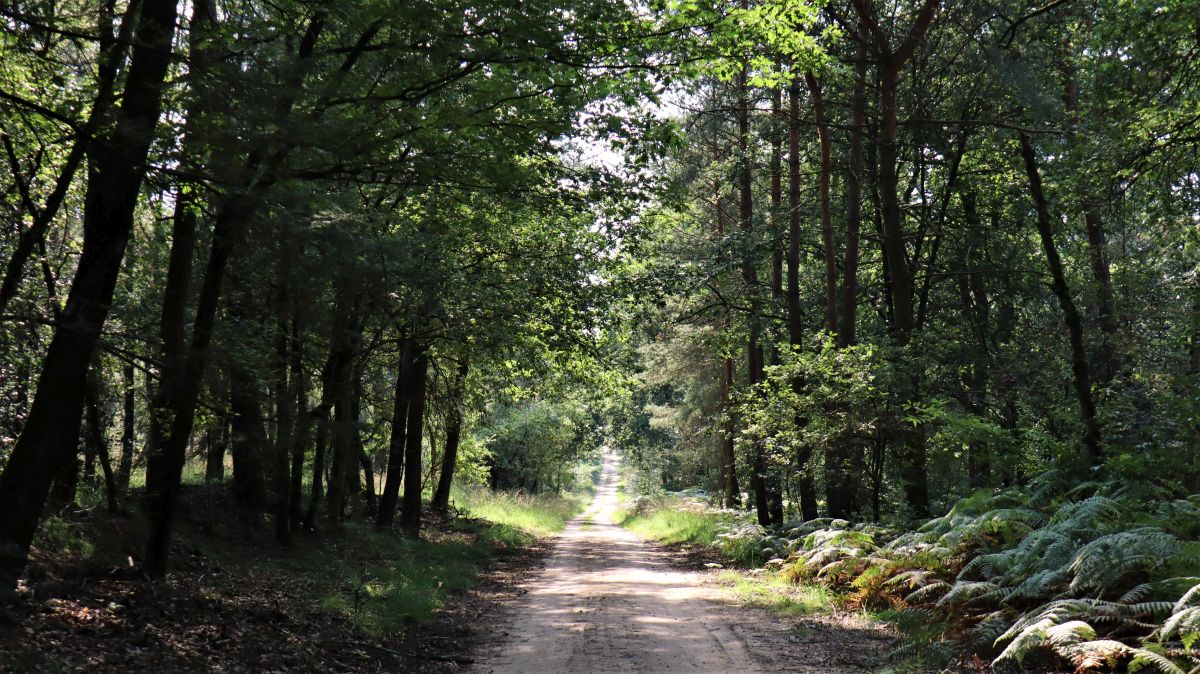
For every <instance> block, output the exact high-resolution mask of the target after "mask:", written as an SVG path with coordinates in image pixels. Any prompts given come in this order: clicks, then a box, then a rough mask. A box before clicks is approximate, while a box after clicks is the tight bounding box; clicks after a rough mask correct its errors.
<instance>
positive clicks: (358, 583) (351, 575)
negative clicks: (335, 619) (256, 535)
mask: <svg viewBox="0 0 1200 674" xmlns="http://www.w3.org/2000/svg"><path fill="white" fill-rule="evenodd" d="M476 526H477V527H478V529H479V530H480V531H486V530H487V529H488V528H489V527H488V525H486V524H481V525H476ZM494 551H495V548H494V547H493V546H492V544H491V542H490V539H488V538H487V537H485V536H478V537H472V536H469V535H462V536H444V537H439V538H432V537H431V538H429V539H422V540H411V539H407V538H403V537H401V536H397V535H395V534H392V533H377V532H375V531H372V530H371V529H370V528H369V527H368V526H365V525H359V524H353V525H347V526H346V527H345V529H344V530H343V531H342V532H341V534H340V535H339V537H338V540H337V541H336V542H333V543H331V544H328V545H326V546H324V547H322V548H319V549H310V550H309V551H307V553H306V554H303V555H302V556H301V557H300V558H299V559H297V560H295V561H296V562H298V563H299V566H300V568H301V571H304V572H307V573H310V574H312V575H313V576H314V578H313V580H314V581H315V585H316V587H317V596H318V597H319V599H318V601H317V603H318V604H319V606H320V607H321V608H322V609H323V610H325V611H328V612H331V613H335V614H339V615H342V616H344V617H346V618H348V619H349V620H350V621H352V622H353V623H354V624H355V626H356V627H358V628H359V629H360V630H361V631H362V632H363V633H365V634H368V635H371V636H376V637H377V636H381V635H385V634H392V633H396V632H401V631H403V630H404V629H405V628H407V627H410V626H412V625H414V624H417V623H420V622H423V621H425V620H428V619H430V618H431V617H432V616H433V614H434V612H435V611H436V610H437V609H438V608H440V607H441V606H442V604H443V603H444V602H445V599H446V597H448V596H450V595H452V594H454V593H456V592H461V591H462V590H465V589H467V588H469V587H471V586H472V585H474V584H475V582H476V579H477V577H478V575H479V573H480V572H481V571H482V569H483V566H484V565H485V564H486V562H487V560H488V559H489V558H490V557H491V556H492V555H493V554H494Z"/></svg>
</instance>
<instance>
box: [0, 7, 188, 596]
mask: <svg viewBox="0 0 1200 674" xmlns="http://www.w3.org/2000/svg"><path fill="white" fill-rule="evenodd" d="M175 13H176V3H175V2H174V0H145V2H144V3H143V5H142V8H141V12H140V13H139V15H138V21H137V31H136V35H135V40H134V42H135V44H134V48H133V57H132V59H131V62H130V66H129V69H128V71H127V72H128V74H127V75H126V80H125V92H124V96H123V99H122V100H123V104H122V105H121V107H120V109H119V110H118V112H117V115H116V123H115V125H114V126H113V129H112V131H111V132H110V135H109V136H108V137H107V138H104V139H102V140H101V139H97V140H96V141H95V142H93V143H92V144H91V145H90V147H89V151H90V152H91V153H92V154H93V157H94V159H95V162H96V164H97V168H98V171H97V172H96V173H95V175H94V176H92V179H91V180H89V181H88V187H87V191H86V193H85V196H84V226H83V230H84V234H83V249H82V252H81V254H80V256H79V262H78V266H77V268H76V272H75V278H74V280H73V281H72V283H71V289H70V292H69V293H68V296H67V303H66V306H65V307H64V309H63V311H62V313H61V314H60V316H59V320H58V323H57V326H56V328H55V330H54V337H53V338H52V339H51V342H50V348H49V350H48V351H47V353H46V358H45V360H44V361H43V363H42V371H41V374H40V376H39V378H38V387H37V393H36V394H35V396H34V401H33V405H32V406H31V408H30V410H29V416H28V417H27V419H26V422H25V427H24V429H23V430H22V432H21V436H20V437H19V438H18V439H17V442H16V445H15V446H14V447H13V451H12V454H11V455H10V456H9V460H8V463H7V464H6V465H5V468H4V473H3V475H2V476H0V513H4V516H3V518H0V586H3V587H11V586H13V585H14V584H15V583H16V581H17V579H18V577H19V576H20V575H21V572H22V571H23V570H24V568H25V560H26V557H27V554H28V550H29V544H30V542H31V541H32V540H33V535H34V532H35V530H36V529H37V523H38V520H39V519H40V518H41V512H42V507H43V506H44V504H45V502H46V495H47V493H48V492H49V490H50V483H51V481H52V479H53V476H54V474H55V472H57V471H58V470H59V469H60V468H61V466H62V465H63V464H66V463H68V462H69V461H70V459H71V456H72V454H73V453H74V452H75V448H76V443H77V441H78V438H79V427H80V422H81V417H82V414H83V403H84V389H85V385H86V382H85V379H86V377H87V370H88V367H89V366H90V364H91V362H92V357H93V354H94V352H95V349H96V342H97V340H98V338H99V335H100V330H101V328H102V327H103V326H104V322H105V320H106V319H107V318H108V310H109V307H110V306H111V305H112V298H113V291H114V289H115V287H116V281H117V274H118V272H119V271H120V268H121V261H122V259H123V258H124V256H125V246H126V244H127V243H128V241H129V234H130V231H131V229H132V227H133V212H134V209H135V207H136V205H137V200H138V195H139V193H140V189H141V184H142V180H143V178H144V177H145V174H146V156H147V154H148V153H149V149H150V143H151V141H152V140H153V138H154V130H155V126H156V124H157V122H158V116H159V109H160V103H161V99H162V91H163V80H164V78H165V76H166V72H167V66H168V64H169V62H170V59H171V40H172V36H173V35H174V32H175Z"/></svg>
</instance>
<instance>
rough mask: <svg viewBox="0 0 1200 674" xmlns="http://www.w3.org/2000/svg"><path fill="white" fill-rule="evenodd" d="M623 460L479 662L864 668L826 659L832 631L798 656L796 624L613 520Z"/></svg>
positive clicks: (529, 668)
mask: <svg viewBox="0 0 1200 674" xmlns="http://www.w3.org/2000/svg"><path fill="white" fill-rule="evenodd" d="M618 464H619V459H618V457H617V455H615V454H608V455H607V456H606V457H605V459H604V468H603V472H602V474H601V478H600V485H599V487H598V489H597V492H596V498H595V500H594V501H593V502H592V506H591V508H590V509H589V510H588V511H587V512H586V513H584V514H583V515H581V516H580V517H578V518H576V519H575V520H574V521H572V522H570V523H569V524H568V525H567V527H566V529H565V530H564V531H563V533H562V534H561V535H560V539H559V541H558V544H557V547H556V549H555V552H554V555H553V556H552V558H551V560H550V562H549V564H548V565H547V566H546V568H545V569H544V570H542V571H541V572H540V573H539V574H538V575H537V577H535V578H534V580H533V581H532V582H531V583H530V585H529V592H528V594H527V595H526V596H525V598H524V602H523V603H522V604H521V605H519V606H518V607H517V608H516V611H515V615H514V616H513V619H512V624H511V625H510V626H509V627H508V636H507V638H506V639H505V640H503V641H502V642H501V643H500V644H499V645H498V646H497V647H496V648H495V649H493V652H492V653H491V654H489V655H487V656H485V657H484V658H483V659H482V660H481V661H480V662H479V664H478V665H477V667H476V671H479V672H494V673H507V672H758V671H805V672H836V673H839V674H840V673H843V672H855V671H865V669H862V668H855V667H852V668H847V667H845V666H832V667H831V666H829V663H830V657H831V656H830V653H829V652H828V651H829V650H830V649H829V648H826V647H824V646H830V645H831V644H827V643H824V642H823V641H822V639H824V637H827V636H828V635H824V636H820V635H818V638H817V639H816V641H813V643H812V646H813V648H814V652H812V653H811V655H812V656H814V657H812V658H805V659H804V660H803V663H804V664H800V662H798V661H797V660H795V659H794V658H795V656H796V655H797V654H796V652H795V650H794V649H795V648H797V646H802V645H803V644H802V643H799V642H802V641H808V640H809V639H808V638H807V637H804V636H802V633H801V632H798V631H797V630H796V629H794V626H793V625H785V624H784V623H785V621H780V620H777V619H776V620H771V619H768V618H766V617H765V616H764V615H762V614H760V613H758V612H755V611H749V612H747V611H745V610H742V609H735V607H733V606H730V605H729V603H728V598H727V597H726V596H724V594H723V593H722V592H721V591H720V590H719V589H718V588H716V587H715V586H714V585H713V584H712V583H707V582H705V580H704V575H703V574H700V573H693V572H687V571H681V570H679V569H676V568H673V567H672V564H671V558H670V557H669V555H668V554H667V553H665V552H663V551H661V550H659V549H656V548H655V547H654V546H652V545H650V544H647V543H645V542H644V541H642V540H640V539H639V538H637V537H636V536H635V535H633V534H632V533H630V532H629V531H627V530H625V529H622V528H621V527H619V526H616V525H615V524H613V522H612V514H613V511H614V510H615V508H616V485H617V467H618ZM832 629H835V630H836V629H837V628H832ZM811 632H812V631H811V629H809V628H808V626H805V629H804V630H803V633H805V634H809V635H810V636H811ZM838 640H841V639H840V638H839V639H838ZM825 641H828V639H825ZM832 645H833V646H834V648H835V649H836V648H839V647H838V646H837V645H836V644H832ZM874 645H875V644H872V646H874Z"/></svg>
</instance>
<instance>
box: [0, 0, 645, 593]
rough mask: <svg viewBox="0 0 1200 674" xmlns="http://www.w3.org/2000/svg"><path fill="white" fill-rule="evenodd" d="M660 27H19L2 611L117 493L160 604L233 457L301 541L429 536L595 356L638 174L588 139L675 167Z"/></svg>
mask: <svg viewBox="0 0 1200 674" xmlns="http://www.w3.org/2000/svg"><path fill="white" fill-rule="evenodd" d="M639 25H640V24H639V20H638V18H637V17H636V16H635V15H634V14H633V13H632V12H631V11H630V9H629V8H625V7H622V6H619V5H615V4H613V3H607V2H592V1H591V0H585V1H583V2H567V3H560V2H557V1H553V2H520V3H489V4H485V5H482V6H475V5H472V4H469V3H468V4H464V3H455V2H417V3H411V2H375V1H371V2H353V3H334V2H323V1H318V2H285V3H260V2H240V1H237V2H224V1H218V0H199V1H197V2H192V3H180V2H177V1H176V0H128V1H117V0H103V1H99V2H93V1H90V0H84V1H80V2H67V3H59V2H40V1H34V2H14V3H5V4H4V5H3V7H0V134H2V138H3V145H4V154H5V162H4V163H5V165H6V170H5V171H3V172H2V176H0V211H2V212H3V213H4V218H3V222H4V224H3V230H2V231H0V253H2V254H3V257H4V259H5V265H4V277H3V284H2V287H0V325H2V326H3V328H2V329H0V372H3V376H2V378H0V438H3V444H0V466H2V468H3V473H2V474H0V583H2V584H3V585H4V586H6V587H10V588H11V587H13V586H14V584H15V582H16V580H17V579H18V578H19V576H20V575H21V573H22V571H23V568H24V566H25V563H26V559H27V555H28V552H29V548H30V545H31V542H32V541H33V540H34V536H35V534H36V531H37V527H38V524H39V521H40V520H41V518H42V516H43V514H44V513H46V512H57V511H58V510H61V509H62V508H64V507H67V506H69V505H70V504H71V503H72V502H74V501H75V500H76V493H77V491H78V488H79V485H80V481H81V480H85V481H87V482H88V483H89V484H90V483H91V481H93V480H95V479H98V478H97V472H96V470H97V465H98V466H99V469H100V472H101V473H102V479H103V484H104V488H103V491H104V493H105V495H106V498H107V502H108V506H109V507H110V508H112V509H114V510H115V509H118V508H126V507H132V506H131V504H127V503H126V500H135V501H137V505H136V507H134V509H135V510H136V511H140V512H142V513H144V515H145V517H146V518H147V519H148V521H149V524H150V528H149V531H150V533H149V539H148V541H147V542H146V546H145V550H144V555H143V557H142V558H141V559H139V560H138V561H139V562H141V567H142V569H143V570H144V572H145V573H146V574H147V575H149V576H150V577H152V578H161V577H163V576H164V575H165V574H166V572H167V571H168V569H169V562H170V550H171V540H172V529H173V527H174V525H175V523H176V520H177V519H178V511H179V507H180V501H181V494H182V493H183V492H184V490H185V485H184V482H185V471H187V470H190V468H189V466H195V465H197V464H200V465H203V466H204V468H203V470H204V473H205V477H206V479H208V480H219V479H222V478H223V477H224V472H225V470H226V465H227V462H229V461H230V460H231V465H232V476H231V482H230V490H231V493H232V494H233V496H234V497H235V498H236V500H237V502H238V503H240V504H241V505H242V506H244V507H245V508H246V509H248V510H249V511H251V512H262V513H265V514H268V515H269V519H270V521H271V522H272V523H273V527H274V530H275V535H276V538H277V539H278V540H279V541H280V542H281V543H285V544H286V543H288V542H289V541H290V540H291V538H292V537H293V536H295V535H297V534H298V533H301V532H305V531H312V530H314V529H316V528H317V527H319V526H337V525H338V523H339V522H342V521H344V520H345V519H346V518H349V517H360V518H361V517H368V518H371V519H373V521H374V524H375V526H376V527H378V528H380V529H383V530H386V529H390V528H391V527H392V526H393V519H394V518H395V517H396V515H397V513H398V514H399V520H400V521H399V526H400V528H401V530H402V531H403V532H404V533H405V534H408V535H411V536H416V535H419V532H420V530H421V526H422V520H421V513H422V507H423V506H425V505H430V506H432V507H433V508H435V509H440V510H445V509H446V508H447V506H448V503H449V499H450V488H451V482H452V480H453V478H454V472H455V466H456V465H457V463H458V461H457V460H456V455H457V454H458V452H459V449H460V446H461V445H462V441H463V438H464V420H466V423H471V422H472V420H477V418H478V417H479V414H480V411H481V410H483V409H484V408H483V406H484V404H485V403H488V402H493V401H495V402H504V401H506V400H507V401H509V402H508V404H509V405H517V404H519V400H520V396H515V397H514V396H513V395H507V397H506V396H505V395H503V392H504V391H507V390H508V389H510V388H512V387H514V386H519V385H520V384H521V383H522V382H525V383H526V386H525V387H526V388H527V389H528V388H529V386H530V385H529V384H528V382H531V381H533V380H535V379H537V378H538V377H551V378H552V373H553V372H555V371H556V370H557V369H559V368H562V367H567V365H564V363H569V362H571V361H573V360H578V359H587V358H589V357H591V356H592V355H594V352H595V351H596V350H597V348H598V347H597V340H598V339H599V335H600V334H601V332H602V327H603V325H602V324H603V323H604V321H605V320H606V319H605V317H604V314H603V307H604V303H605V301H606V300H605V295H604V294H603V293H602V292H601V289H600V288H599V284H598V282H597V281H596V279H598V278H599V277H600V276H601V275H602V274H603V272H604V269H605V267H606V266H609V265H611V264H613V261H612V259H611V256H607V257H606V254H605V251H608V250H610V249H611V247H612V245H613V241H614V240H615V239H616V238H618V237H619V236H621V235H622V224H621V223H622V214H623V213H625V212H627V211H628V209H629V208H630V204H631V203H633V201H632V200H631V199H630V198H629V197H628V195H629V194H630V193H631V192H632V187H631V185H632V183H634V182H636V181H637V177H636V175H635V174H632V173H628V172H626V173H619V172H617V171H615V170H612V169H605V168H603V167H597V166H595V165H593V164H589V163H588V162H585V161H582V160H581V159H580V158H579V152H578V149H577V148H575V147H574V146H573V145H572V144H571V142H570V140H569V139H570V138H571V137H574V136H588V135H591V136H594V137H596V138H600V139H603V138H618V137H619V138H623V139H624V140H625V142H627V143H630V144H631V145H635V146H636V145H638V144H640V143H643V142H644V143H646V144H653V143H655V142H656V141H655V140H654V139H653V137H652V134H648V133H643V131H644V129H643V128H642V125H639V124H638V122H637V121H636V120H632V119H630V118H629V116H628V114H627V112H626V111H625V110H624V108H622V107H621V106H619V105H614V104H613V102H612V101H613V100H614V98H615V97H616V96H617V94H620V95H625V96H630V95H636V92H638V91H642V90H645V91H647V92H649V91H651V90H652V87H650V86H649V85H648V84H647V82H648V80H647V78H645V77H643V76H640V75H639V74H638V72H639V68H638V66H637V64H638V62H639V61H640V60H641V56H640V55H639V50H640V49H641V45H640V43H639V42H638V41H637V40H635V39H634V38H633V37H632V36H633V35H634V34H636V32H637V30H638V26H639ZM618 83H619V86H618ZM577 369H578V368H577ZM546 381H549V380H546ZM545 386H547V387H550V386H552V384H545ZM486 391H493V392H495V393H494V394H492V395H486V396H485V395H484V392H486ZM502 416H503V415H501V417H502ZM576 416H579V415H576ZM580 418H581V419H582V417H580ZM555 419H558V417H555ZM497 423H500V422H499V421H498V422H497ZM559 426H562V427H566V428H575V426H574V425H572V424H568V423H566V422H565V421H564V422H563V423H561V424H559ZM580 428H581V429H582V428H583V426H580ZM468 430H469V429H468ZM579 432H580V433H583V432H585V431H584V430H580V431H579ZM468 435H469V433H468ZM467 440H468V442H470V441H471V439H470V438H469V437H468V438H467ZM558 442H559V444H556V445H554V446H555V447H558V446H559V445H561V444H562V441H561V439H560V440H559V441H558ZM110 445H114V446H117V447H119V452H117V453H116V456H115V457H114V456H113V453H112V452H111V451H110ZM477 453H478V452H477ZM497 456H500V457H503V456H506V455H505V454H504V453H503V452H500V453H498V454H497ZM477 458H478V457H477ZM480 460H483V459H480ZM542 463H545V462H544V461H543V462H542ZM540 469H541V465H540V464H539V470H540ZM520 477H521V476H517V478H520ZM517 478H514V479H517ZM546 483H547V481H546V480H543V484H546ZM550 483H553V484H557V483H556V482H553V480H551V481H550ZM143 484H144V486H142V485H143ZM501 486H503V485H501ZM535 486H536V483H535ZM135 487H136V488H135ZM425 493H428V496H427V497H426V496H423V494H425ZM426 498H428V499H429V501H430V503H428V504H426V503H424V502H423V501H425V499H426Z"/></svg>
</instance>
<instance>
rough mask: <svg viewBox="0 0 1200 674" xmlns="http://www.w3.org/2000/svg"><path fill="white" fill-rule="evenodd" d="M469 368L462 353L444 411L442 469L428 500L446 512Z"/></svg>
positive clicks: (455, 462) (455, 460) (433, 506)
mask: <svg viewBox="0 0 1200 674" xmlns="http://www.w3.org/2000/svg"><path fill="white" fill-rule="evenodd" d="M469 369H470V362H469V361H468V360H467V356H466V355H464V356H463V357H462V360H461V361H459V363H458V371H457V372H456V373H455V374H454V381H453V382H452V383H451V384H450V391H449V405H450V408H449V410H447V412H446V447H445V450H444V451H443V452H442V470H441V474H440V475H439V476H438V483H437V489H435V490H434V492H433V500H432V501H431V502H430V506H431V507H432V508H433V509H434V510H437V511H439V512H446V510H447V509H448V508H449V506H450V487H451V484H452V483H453V481H454V469H455V466H456V464H457V463H458V444H459V441H460V440H461V438H462V425H463V395H464V389H465V387H466V380H467V372H468V371H469Z"/></svg>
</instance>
